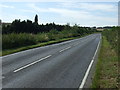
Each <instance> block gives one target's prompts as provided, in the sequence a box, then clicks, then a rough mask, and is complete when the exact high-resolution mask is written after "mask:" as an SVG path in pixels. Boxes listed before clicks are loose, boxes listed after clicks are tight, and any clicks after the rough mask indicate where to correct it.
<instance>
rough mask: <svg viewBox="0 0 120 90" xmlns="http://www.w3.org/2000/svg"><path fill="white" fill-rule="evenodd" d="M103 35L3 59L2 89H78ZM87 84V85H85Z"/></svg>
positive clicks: (93, 35)
mask: <svg viewBox="0 0 120 90" xmlns="http://www.w3.org/2000/svg"><path fill="white" fill-rule="evenodd" d="M100 37H101V34H91V35H89V36H85V37H83V38H79V39H75V40H70V41H66V42H62V43H58V44H53V45H48V46H44V47H39V48H34V49H30V50H26V51H22V52H18V53H14V54H10V55H7V56H3V57H2V67H3V71H2V87H3V88H79V87H80V85H81V84H82V83H84V82H85V80H83V79H85V75H86V72H87V70H88V68H89V66H90V63H91V61H92V60H94V57H95V54H96V51H97V47H98V45H99V42H100ZM83 85H84V84H83Z"/></svg>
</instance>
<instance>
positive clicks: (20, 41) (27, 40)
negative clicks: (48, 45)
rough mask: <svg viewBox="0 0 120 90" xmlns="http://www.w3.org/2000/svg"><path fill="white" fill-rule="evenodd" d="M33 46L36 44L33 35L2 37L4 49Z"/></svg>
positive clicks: (23, 34) (13, 34) (8, 35)
mask: <svg viewBox="0 0 120 90" xmlns="http://www.w3.org/2000/svg"><path fill="white" fill-rule="evenodd" d="M32 44H36V40H35V36H34V35H32V34H26V33H20V34H15V33H11V34H7V35H3V36H2V49H10V48H16V47H21V46H27V45H32Z"/></svg>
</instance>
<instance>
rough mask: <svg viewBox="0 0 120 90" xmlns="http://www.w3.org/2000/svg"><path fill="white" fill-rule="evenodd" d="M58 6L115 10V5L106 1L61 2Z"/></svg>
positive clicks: (92, 9) (91, 9)
mask: <svg viewBox="0 0 120 90" xmlns="http://www.w3.org/2000/svg"><path fill="white" fill-rule="evenodd" d="M58 6H62V7H64V8H78V9H84V10H89V11H96V10H98V11H107V12H114V11H117V6H115V5H114V4H108V3H94V2H92V3H76V2H74V3H73V2H61V3H60V4H59V5H58Z"/></svg>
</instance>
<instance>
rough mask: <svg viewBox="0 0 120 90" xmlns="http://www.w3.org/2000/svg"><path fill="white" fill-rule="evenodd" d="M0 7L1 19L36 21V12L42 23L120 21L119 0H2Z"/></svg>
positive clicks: (93, 24)
mask: <svg viewBox="0 0 120 90" xmlns="http://www.w3.org/2000/svg"><path fill="white" fill-rule="evenodd" d="M0 11H1V12H0V13H1V15H0V19H2V22H12V21H13V20H15V19H21V21H23V20H27V19H29V20H32V21H34V17H35V15H36V14H37V15H38V21H39V24H46V23H52V22H54V23H56V24H62V25H63V24H67V23H70V25H74V24H78V25H80V26H116V25H118V2H75V0H72V1H71V2H64V1H63V2H57V1H56V2H55V1H54V2H44V1H42V2H2V3H0Z"/></svg>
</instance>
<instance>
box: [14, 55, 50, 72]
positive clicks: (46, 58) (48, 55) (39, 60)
mask: <svg viewBox="0 0 120 90" xmlns="http://www.w3.org/2000/svg"><path fill="white" fill-rule="evenodd" d="M51 56H52V55H48V56H46V57H44V58H41V59H40V60H37V61H34V62H32V63H30V64H27V65H25V66H23V67H21V68H18V69H16V70H14V71H13V72H18V71H20V70H22V69H25V68H27V67H29V66H31V65H34V64H36V63H38V62H40V61H42V60H44V59H47V58H49V57H51Z"/></svg>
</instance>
